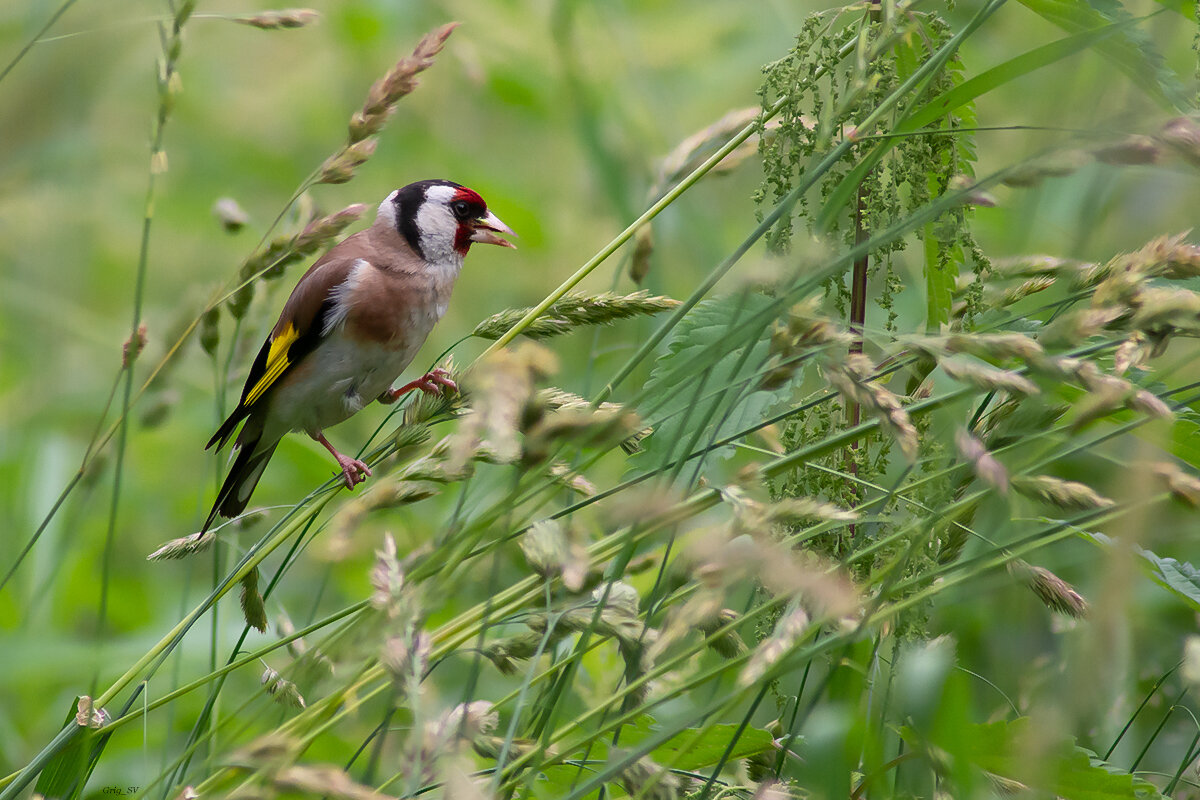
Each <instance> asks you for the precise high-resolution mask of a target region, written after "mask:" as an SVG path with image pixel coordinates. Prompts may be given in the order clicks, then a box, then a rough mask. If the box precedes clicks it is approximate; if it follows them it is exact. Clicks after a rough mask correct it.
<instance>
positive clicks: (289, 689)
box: [259, 667, 306, 708]
mask: <svg viewBox="0 0 1200 800" xmlns="http://www.w3.org/2000/svg"><path fill="white" fill-rule="evenodd" d="M259 682H260V683H262V685H263V686H265V687H266V689H267V693H268V694H270V695H271V696H272V697H274V698H275V700H276V701H277V702H279V703H280V704H282V705H285V706H291V707H292V708H305V707H306V706H305V703H304V697H303V696H302V695H301V694H300V690H299V689H298V688H296V684H294V683H292V682H291V681H289V680H285V679H284V678H283V677H282V676H281V675H280V674H279V673H278V672H276V671H275V670H273V669H271V668H270V667H267V668H266V669H265V670H264V671H263V674H262V678H261V679H260V681H259Z"/></svg>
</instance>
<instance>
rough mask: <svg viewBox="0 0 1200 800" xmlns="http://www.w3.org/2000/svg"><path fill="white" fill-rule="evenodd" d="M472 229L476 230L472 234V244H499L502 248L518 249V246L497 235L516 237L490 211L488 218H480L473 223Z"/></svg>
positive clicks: (510, 229)
mask: <svg viewBox="0 0 1200 800" xmlns="http://www.w3.org/2000/svg"><path fill="white" fill-rule="evenodd" d="M471 227H472V228H474V231H473V232H472V233H471V241H472V242H483V243H484V244H498V245H500V246H501V247H512V248H514V249H515V248H516V245H515V244H513V243H512V242H510V241H509V240H508V239H503V238H501V237H499V236H497V235H496V234H498V233H507V234H508V235H509V236H516V234H515V233H513V231H512V228H510V227H508V226H507V225H505V224H504V223H503V222H501V221H500V218H499V217H497V216H496V215H495V214H493V213H492V212H490V211H489V212H488V213H487V216H484V217H480V218H479V219H477V220H475V221H474V222H472V223H471Z"/></svg>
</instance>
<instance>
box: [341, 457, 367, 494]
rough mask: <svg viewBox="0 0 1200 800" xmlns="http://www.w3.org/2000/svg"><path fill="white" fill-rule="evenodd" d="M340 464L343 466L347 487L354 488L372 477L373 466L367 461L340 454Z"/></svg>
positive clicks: (343, 475) (343, 477) (343, 476)
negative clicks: (367, 463) (369, 465)
mask: <svg viewBox="0 0 1200 800" xmlns="http://www.w3.org/2000/svg"><path fill="white" fill-rule="evenodd" d="M337 461H338V465H339V466H341V468H342V479H343V480H345V481H346V488H347V489H353V488H354V487H355V486H357V485H358V484H360V483H362V482H363V481H365V480H366V479H367V478H369V477H371V468H370V467H368V466H367V465H366V463H365V462H363V461H359V460H358V459H357V458H350V457H349V456H338V460H337Z"/></svg>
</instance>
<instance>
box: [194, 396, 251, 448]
mask: <svg viewBox="0 0 1200 800" xmlns="http://www.w3.org/2000/svg"><path fill="white" fill-rule="evenodd" d="M248 416H250V409H248V408H246V407H245V406H243V405H240V404H239V405H238V407H237V408H235V409H234V410H233V413H232V414H230V415H229V419H227V420H225V421H224V422H222V423H221V427H219V428H217V432H216V433H214V434H213V437H212V438H211V439H209V440H208V444H206V445H204V449H205V450H207V449H209V448H210V447H212V446H213V445H214V444H215V445H216V446H217V449H218V450H220V449H221V448H222V447H224V446H225V443H226V442H227V441H229V437H230V436H233V432H234V430H235V429H236V428H237V426H238V423H239V422H241V421H242V420H244V419H245V418H246V417H248Z"/></svg>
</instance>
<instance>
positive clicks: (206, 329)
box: [200, 306, 221, 356]
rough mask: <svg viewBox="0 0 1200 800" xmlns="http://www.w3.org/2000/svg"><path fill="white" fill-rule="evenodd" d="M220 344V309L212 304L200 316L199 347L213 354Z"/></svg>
mask: <svg viewBox="0 0 1200 800" xmlns="http://www.w3.org/2000/svg"><path fill="white" fill-rule="evenodd" d="M220 344H221V309H220V307H217V306H214V307H213V308H210V309H209V310H208V311H205V312H204V314H203V315H202V316H201V317H200V347H202V348H203V349H204V352H206V353H208V354H209V355H210V356H215V355H216V353H217V347H218V345H220Z"/></svg>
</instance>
